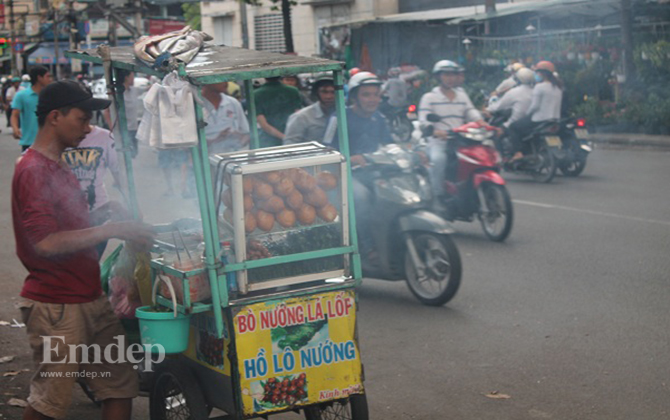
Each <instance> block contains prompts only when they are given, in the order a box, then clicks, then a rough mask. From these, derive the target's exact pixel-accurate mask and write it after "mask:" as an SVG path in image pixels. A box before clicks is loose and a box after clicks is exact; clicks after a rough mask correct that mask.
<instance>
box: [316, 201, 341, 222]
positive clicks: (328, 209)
mask: <svg viewBox="0 0 670 420" xmlns="http://www.w3.org/2000/svg"><path fill="white" fill-rule="evenodd" d="M317 214H318V215H319V217H320V218H322V219H323V220H324V221H325V222H328V223H330V222H332V221H333V220H335V219H336V218H337V209H336V208H335V206H333V205H332V204H328V205H326V206H324V207H321V208H320V209H319V210H317Z"/></svg>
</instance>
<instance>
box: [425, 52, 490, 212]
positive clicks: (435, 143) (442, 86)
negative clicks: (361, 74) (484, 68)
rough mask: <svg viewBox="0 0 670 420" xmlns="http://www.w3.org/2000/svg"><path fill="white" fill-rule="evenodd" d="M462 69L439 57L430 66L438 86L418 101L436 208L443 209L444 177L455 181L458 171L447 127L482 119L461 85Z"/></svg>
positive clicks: (463, 70)
mask: <svg viewBox="0 0 670 420" xmlns="http://www.w3.org/2000/svg"><path fill="white" fill-rule="evenodd" d="M464 75H465V69H464V68H463V67H461V66H460V65H458V64H456V63H455V62H453V61H450V60H441V61H438V62H437V63H435V65H434V66H433V76H434V77H435V78H436V79H437V81H438V83H439V86H437V87H436V88H434V89H433V90H432V91H430V92H428V93H426V94H425V95H423V97H422V98H421V103H420V104H419V122H420V124H421V127H422V128H427V127H432V130H433V133H432V135H431V136H430V138H429V141H428V151H429V154H430V161H431V163H432V166H431V169H430V178H431V184H432V188H433V195H434V198H435V199H434V203H435V207H436V211H438V212H442V211H444V210H445V209H444V208H443V205H442V199H443V198H444V195H445V188H444V181H445V179H446V180H448V181H450V182H451V183H454V182H456V176H457V171H458V157H457V156H456V149H457V144H455V142H451V141H448V138H449V130H452V129H454V128H457V127H460V126H461V125H463V124H464V123H466V122H468V121H477V122H481V123H484V121H483V119H482V115H481V114H480V113H479V111H477V109H476V108H475V107H474V105H473V104H472V101H471V100H470V97H469V96H468V94H467V93H466V92H465V90H463V89H462V88H461V85H462V84H463V80H464ZM428 114H436V115H437V116H439V117H441V120H440V121H439V122H430V121H428Z"/></svg>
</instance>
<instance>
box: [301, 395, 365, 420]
mask: <svg viewBox="0 0 670 420" xmlns="http://www.w3.org/2000/svg"><path fill="white" fill-rule="evenodd" d="M303 412H304V414H305V419H306V420H330V419H333V420H335V419H343V420H368V418H369V415H368V400H367V398H366V396H365V394H354V395H350V396H349V398H348V399H346V400H337V401H332V402H327V403H321V404H319V405H313V406H310V407H305V409H304V410H303Z"/></svg>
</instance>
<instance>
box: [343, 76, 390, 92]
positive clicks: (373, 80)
mask: <svg viewBox="0 0 670 420" xmlns="http://www.w3.org/2000/svg"><path fill="white" fill-rule="evenodd" d="M362 85H366V86H381V85H382V81H381V80H380V79H379V77H377V76H376V75H375V74H373V73H370V72H369V71H361V72H358V73H356V74H354V75H353V77H352V78H351V79H349V93H350V94H351V92H353V91H354V90H355V89H356V88H358V87H360V86H362Z"/></svg>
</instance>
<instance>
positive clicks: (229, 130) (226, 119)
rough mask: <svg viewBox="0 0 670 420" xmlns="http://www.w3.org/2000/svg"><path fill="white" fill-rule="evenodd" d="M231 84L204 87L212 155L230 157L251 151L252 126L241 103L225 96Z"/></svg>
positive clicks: (207, 136) (203, 95) (206, 133)
mask: <svg viewBox="0 0 670 420" xmlns="http://www.w3.org/2000/svg"><path fill="white" fill-rule="evenodd" d="M227 91H228V82H222V83H214V84H210V85H203V86H202V97H203V98H204V99H205V101H204V106H203V109H204V114H205V121H206V122H207V125H206V126H205V137H206V138H207V146H208V149H209V152H210V153H227V152H235V151H238V150H245V149H248V148H249V122H248V121H247V117H246V116H245V115H244V110H243V109H242V105H241V104H240V102H239V101H238V100H237V99H235V98H233V97H232V96H228V95H226V92H227Z"/></svg>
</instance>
